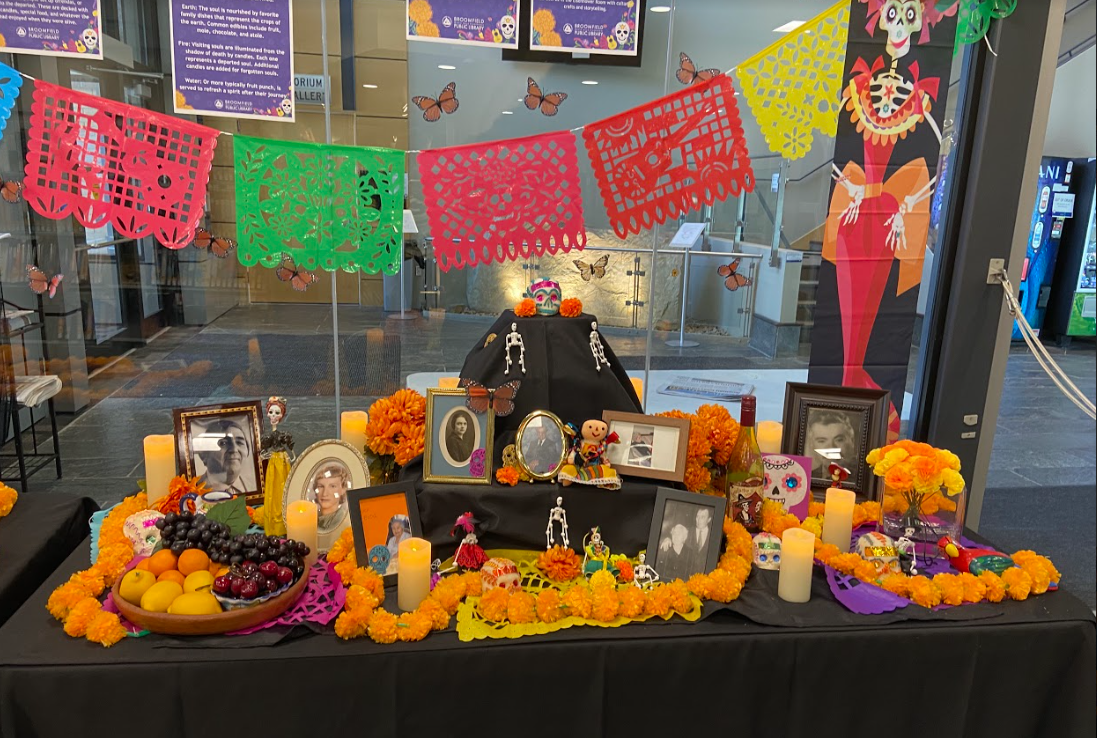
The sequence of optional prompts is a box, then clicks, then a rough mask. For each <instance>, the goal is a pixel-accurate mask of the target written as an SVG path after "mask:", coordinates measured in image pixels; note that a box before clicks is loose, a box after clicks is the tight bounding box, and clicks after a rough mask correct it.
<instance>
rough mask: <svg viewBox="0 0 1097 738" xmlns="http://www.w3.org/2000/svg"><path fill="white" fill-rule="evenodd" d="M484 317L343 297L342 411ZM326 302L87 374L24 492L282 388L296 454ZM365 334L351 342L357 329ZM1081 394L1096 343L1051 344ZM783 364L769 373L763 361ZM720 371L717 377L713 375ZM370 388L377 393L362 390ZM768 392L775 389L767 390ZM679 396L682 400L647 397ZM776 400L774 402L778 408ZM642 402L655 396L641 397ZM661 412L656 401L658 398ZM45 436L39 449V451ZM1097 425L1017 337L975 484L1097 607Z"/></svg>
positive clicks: (308, 423) (713, 340) (131, 480)
mask: <svg viewBox="0 0 1097 738" xmlns="http://www.w3.org/2000/svg"><path fill="white" fill-rule="evenodd" d="M490 322H491V320H490V319H489V318H476V317H473V316H465V315H448V316H446V317H445V318H437V317H436V318H430V319H427V318H419V319H415V320H409V321H398V320H391V319H387V318H386V317H385V316H384V314H383V313H381V312H380V311H377V310H369V309H358V308H349V307H348V308H340V313H339V323H340V325H339V328H340V337H341V347H342V348H341V350H342V353H343V355H342V356H341V359H340V366H341V370H340V377H339V378H340V382H341V384H342V389H343V391H344V392H347V391H350V392H354V393H357V394H350V395H345V396H344V397H343V401H342V405H341V407H342V409H344V410H346V409H365V408H367V407H368V406H369V404H370V403H371V402H372V401H373V399H374V398H375V395H373V394H369V392H371V391H373V392H375V393H376V394H380V391H379V390H378V389H377V388H379V387H387V386H390V385H391V386H399V385H402V384H403V383H405V382H410V383H411V384H415V382H416V381H420V380H421V377H420V378H418V379H417V378H416V377H409V375H414V374H417V373H432V374H433V373H437V374H448V375H456V374H457V373H458V372H459V371H460V368H461V365H462V363H463V362H464V358H465V354H466V353H467V351H468V349H469V347H470V346H472V345H473V344H474V343H475V342H476V341H478V340H480V339H481V337H482V335H483V333H484V332H485V330H486V328H487V327H488V325H490ZM603 332H604V334H605V336H606V339H607V341H609V342H610V343H611V345H612V347H613V350H614V352H615V353H616V354H617V356H618V357H619V358H620V360H621V362H622V363H623V364H624V365H625V368H626V369H628V370H630V373H634V374H639V373H642V370H643V368H644V363H645V362H644V353H645V349H646V345H647V337H646V335H645V334H644V333H643V332H640V331H630V330H623V329H615V328H607V329H605V330H604V331H603ZM330 335H331V310H330V308H328V307H326V306H312V305H294V306H289V305H256V306H251V307H247V308H237V309H235V310H233V311H231V312H230V313H228V314H227V315H225V316H223V317H222V318H221V319H219V320H218V321H216V322H215V323H214V324H212V325H210V326H207V327H206V328H204V329H197V328H173V329H172V330H170V331H167V332H166V333H164V334H163V335H162V336H161V337H160V338H159V339H158V340H156V341H155V342H153V343H152V344H151V345H149V346H147V347H145V348H143V349H140V350H139V351H136V352H134V353H133V354H131V355H130V356H128V357H126V358H125V359H123V360H122V361H120V362H118V364H116V365H115V366H114V367H111V368H110V369H107V370H104V371H103V372H101V373H100V374H98V375H97V376H96V377H95V378H94V379H93V380H92V397H93V400H94V404H93V405H92V406H91V407H90V408H89V409H87V410H85V411H83V412H82V413H80V414H79V415H77V416H75V417H72V416H61V419H62V422H64V424H65V427H64V428H63V429H62V431H61V434H60V438H61V451H62V454H63V459H64V472H65V476H64V479H62V480H54V479H53V478H52V476H51V475H50V474H49V472H48V471H43V472H40V473H39V474H37V475H36V476H35V477H33V478H32V479H31V493H32V494H38V493H47V492H49V491H53V490H64V491H68V492H75V493H80V494H86V495H89V496H91V497H93V498H95V499H96V500H97V501H98V502H99V503H100V504H104V505H106V504H111V503H113V502H116V501H117V500H119V499H121V498H122V497H124V496H125V495H128V494H132V493H133V492H134V491H136V489H137V486H136V484H137V480H138V479H139V478H140V477H141V476H142V475H143V467H142V456H141V453H142V452H141V443H140V439H141V438H142V437H143V436H145V435H148V434H150V433H169V432H170V431H171V422H172V421H171V409H172V408H174V407H184V406H188V405H201V404H205V403H210V402H223V401H226V400H228V399H232V398H236V397H266V396H268V395H270V394H285V395H288V396H289V400H290V411H289V416H288V419H287V421H286V425H285V428H286V430H288V431H289V432H290V433H292V434H293V436H294V438H295V440H296V442H297V447H298V448H299V449H301V448H305V447H307V446H308V445H309V444H311V443H313V442H315V441H317V440H321V439H323V438H330V437H331V436H332V435H334V429H335V428H336V427H337V420H336V418H337V414H336V403H335V399H334V396H333V395H334V385H335V381H334V380H335V377H334V374H333V372H332V366H333V362H332V357H331V353H332V347H331V340H330ZM363 335H364V336H365V340H364V341H363V340H362V336H363ZM676 335H677V334H656V335H655V336H654V338H653V340H652V353H653V356H652V362H651V368H652V369H653V370H656V371H657V372H658V374H657V375H654V377H655V378H653V380H652V385H653V387H654V386H655V385H656V384H658V383H659V382H660V381H661V379H659V378H662V377H669V376H673V375H675V374H677V373H679V372H681V371H683V370H695V371H697V370H706V373H708V371H716V370H719V371H720V372H721V373H723V372H726V373H727V375H726V378H728V379H732V380H735V381H752V378H754V380H753V381H755V382H756V383H757V384H759V386H760V387H761V386H763V385H768V384H771V382H768V379H775V380H777V379H780V380H781V381H784V379H783V378H788V377H798V376H802V374H801V373H802V372H804V371H805V370H806V368H807V357H806V353H804V352H801V355H800V356H796V357H791V358H785V359H779V360H776V361H774V360H769V359H766V358H765V357H763V356H762V355H760V354H758V353H757V352H755V351H753V350H751V349H750V348H748V347H747V346H746V344H745V343H744V342H742V341H740V340H736V339H731V338H728V337H725V336H712V335H696V336H691V338H693V339H695V340H697V341H698V342H699V343H700V344H701V345H700V346H698V347H696V348H689V349H677V348H674V347H671V346H667V345H666V343H665V341H666V340H667V339H669V338H675V337H676ZM1053 353H1055V354H1056V358H1057V360H1058V361H1059V362H1060V363H1061V365H1062V366H1063V368H1064V369H1065V370H1066V371H1067V372H1068V374H1070V376H1071V377H1073V378H1074V380H1075V382H1076V383H1077V384H1078V385H1079V386H1080V387H1081V388H1083V390H1084V391H1086V392H1088V393H1089V395H1090V396H1091V397H1092V396H1093V394H1094V385H1095V368H1097V361H1095V352H1094V348H1093V345H1092V344H1089V345H1088V346H1087V345H1078V344H1076V347H1075V348H1073V349H1072V350H1070V351H1067V352H1064V351H1062V350H1057V351H1053ZM773 370H780V371H773ZM721 378H724V377H721ZM371 388H372V390H371ZM771 394H772V393H771ZM653 399H654V401H656V402H658V403H663V402H671V403H673V404H674V406H676V407H686V406H687V405H688V404H689V401H688V400H686V399H685V398H671V397H666V396H662V395H655V396H653ZM779 403H780V400H777V404H776V405H774V407H777V406H778V405H779ZM649 404H650V403H649ZM656 409H658V408H656ZM48 447H49V444H47V448H48ZM1095 458H1097V434H1095V432H1094V423H1093V421H1092V420H1090V419H1088V418H1087V417H1085V416H1084V415H1083V414H1082V413H1081V411H1079V410H1078V409H1076V408H1075V407H1074V406H1073V405H1071V404H1070V403H1069V402H1068V401H1067V400H1066V399H1065V398H1064V397H1063V396H1062V395H1061V394H1059V392H1058V390H1057V389H1056V388H1055V387H1054V386H1053V385H1052V383H1051V381H1050V380H1049V379H1048V378H1047V377H1046V376H1045V375H1044V374H1043V372H1042V370H1040V368H1039V366H1038V365H1037V364H1036V362H1035V360H1034V359H1032V357H1031V356H1030V355H1028V353H1027V350H1026V349H1025V348H1024V347H1023V346H1021V347H1014V349H1013V350H1012V352H1011V356H1010V360H1009V363H1008V365H1007V371H1006V382H1005V388H1004V394H1003V399H1002V411H1001V417H1000V420H999V424H998V430H997V433H996V436H995V446H994V456H993V460H992V466H991V471H990V479H989V483H988V489H987V491H986V495H985V501H984V509H983V521H982V525H981V530H982V532H983V533H985V534H986V535H989V536H991V537H992V538H994V539H995V540H996V541H998V542H999V543H1000V544H1001V545H1002V546H1003V547H1010V546H1012V547H1013V548H1022V547H1031V548H1035V549H1037V550H1039V551H1041V552H1044V553H1048V554H1049V555H1051V556H1052V557H1053V559H1054V560H1055V561H1056V563H1057V564H1058V565H1059V566H1060V568H1061V569H1062V570H1063V571H1064V573H1065V574H1066V577H1067V579H1068V581H1069V582H1071V583H1072V584H1071V585H1070V588H1071V589H1072V590H1073V591H1075V592H1077V593H1079V594H1082V595H1083V596H1084V597H1086V598H1088V601H1089V603H1090V606H1091V607H1092V606H1093V604H1094V589H1095V584H1094V582H1095V573H1094V559H1095V550H1097V543H1095V535H1097V508H1095V500H1097V482H1095V479H1097V465H1095Z"/></svg>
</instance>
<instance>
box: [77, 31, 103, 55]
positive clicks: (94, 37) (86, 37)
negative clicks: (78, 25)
mask: <svg viewBox="0 0 1097 738" xmlns="http://www.w3.org/2000/svg"><path fill="white" fill-rule="evenodd" d="M80 40H81V41H83V42H84V46H87V47H88V51H95V50H96V49H97V48H99V33H98V32H96V30H95V29H94V28H85V29H84V32H83V33H81V34H80Z"/></svg>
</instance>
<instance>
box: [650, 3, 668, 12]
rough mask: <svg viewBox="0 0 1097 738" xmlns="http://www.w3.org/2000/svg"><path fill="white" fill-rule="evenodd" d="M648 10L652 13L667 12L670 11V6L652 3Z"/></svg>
mask: <svg viewBox="0 0 1097 738" xmlns="http://www.w3.org/2000/svg"><path fill="white" fill-rule="evenodd" d="M649 10H650V11H651V12H653V13H669V12H670V6H669V5H652V6H651V7H650V8H649Z"/></svg>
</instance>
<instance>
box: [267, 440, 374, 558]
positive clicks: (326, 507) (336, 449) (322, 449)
mask: <svg viewBox="0 0 1097 738" xmlns="http://www.w3.org/2000/svg"><path fill="white" fill-rule="evenodd" d="M368 486H369V467H368V466H367V465H366V459H365V457H363V456H362V454H361V452H360V451H358V449H356V448H355V447H354V446H352V445H350V444H349V443H345V442H343V441H337V440H335V439H330V440H327V441H318V442H316V443H314V444H312V445H311V446H309V447H308V448H306V449H305V451H304V453H302V454H301V455H300V456H298V457H297V460H296V461H294V462H293V466H292V467H290V470H289V477H287V478H286V489H285V491H284V492H283V493H282V518H283V522H284V521H285V516H286V510H287V509H288V508H289V504H290V503H291V502H297V501H298V500H308V501H309V502H315V503H316V507H317V515H318V517H317V521H316V548H317V549H319V551H320V553H327V551H328V549H329V548H331V547H332V545H334V544H335V542H336V541H337V540H339V536H340V534H341V533H342V532H343V531H344V530H345V529H346V528H348V527H349V526H350V512H349V511H350V504H349V502H348V501H347V496H348V494H349V493H350V491H351V490H352V489H358V488H360V487H368Z"/></svg>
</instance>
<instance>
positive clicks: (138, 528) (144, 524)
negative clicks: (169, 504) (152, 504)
mask: <svg viewBox="0 0 1097 738" xmlns="http://www.w3.org/2000/svg"><path fill="white" fill-rule="evenodd" d="M162 517H164V514H163V513H159V512H156V511H155V510H142V511H140V512H135V513H134V514H133V515H130V516H129V517H128V518H126V521H125V522H124V523H122V533H124V534H125V536H126V538H127V539H128V540H129V542H130V544H131V545H132V546H133V555H134V556H150V555H152V552H153V549H155V548H156V544H157V543H159V542H160V529H159V528H157V527H156V521H157V520H159V519H160V518H162Z"/></svg>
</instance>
